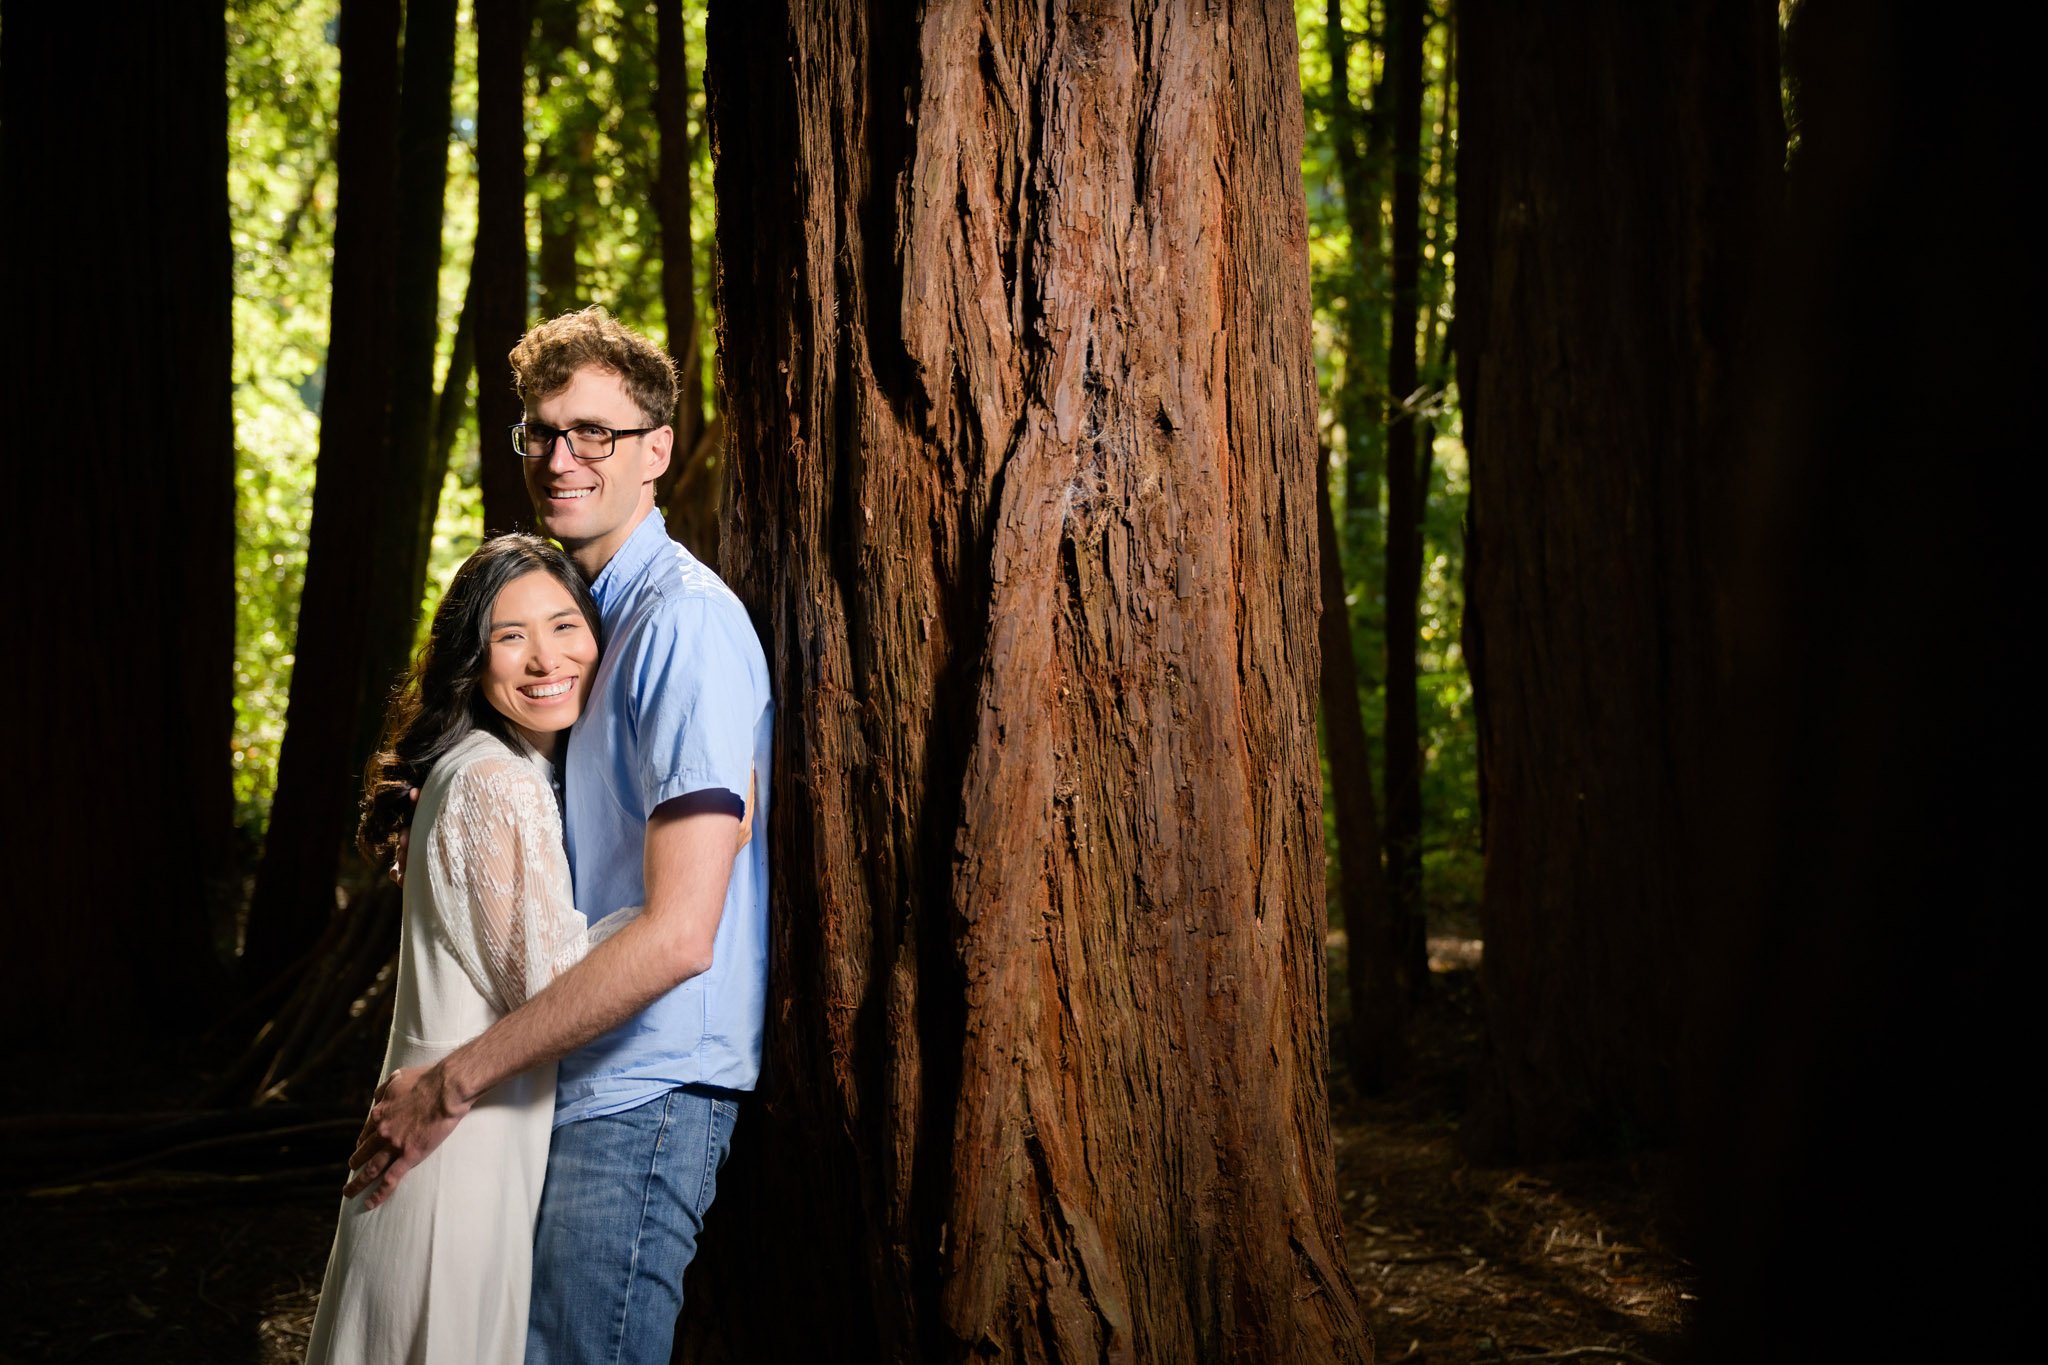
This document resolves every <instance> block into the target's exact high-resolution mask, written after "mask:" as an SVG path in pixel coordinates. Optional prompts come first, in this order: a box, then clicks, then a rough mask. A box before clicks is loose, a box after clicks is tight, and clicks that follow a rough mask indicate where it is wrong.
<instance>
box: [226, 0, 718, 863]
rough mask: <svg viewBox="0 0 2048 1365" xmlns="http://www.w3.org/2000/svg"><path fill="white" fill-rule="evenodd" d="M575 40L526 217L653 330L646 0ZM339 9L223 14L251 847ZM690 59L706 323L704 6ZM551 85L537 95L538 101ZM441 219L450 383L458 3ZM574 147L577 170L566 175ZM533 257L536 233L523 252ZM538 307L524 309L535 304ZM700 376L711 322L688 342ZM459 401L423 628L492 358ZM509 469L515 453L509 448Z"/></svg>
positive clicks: (459, 113) (327, 191)
mask: <svg viewBox="0 0 2048 1365" xmlns="http://www.w3.org/2000/svg"><path fill="white" fill-rule="evenodd" d="M569 2H570V3H571V4H572V6H573V7H574V8H575V9H576V11H577V14H578V25H579V27H578V39H577V44H576V46H575V48H574V49H573V50H572V51H570V53H569V54H568V56H567V59H566V60H561V59H559V58H558V57H557V56H556V55H555V54H549V53H545V52H540V51H538V50H537V51H535V52H534V53H533V54H530V55H531V56H532V58H533V60H532V61H531V62H530V64H529V70H528V77H529V80H528V94H527V117H526V127H527V132H528V136H529V139H530V141H529V144H528V163H529V176H528V186H529V214H528V219H527V221H528V224H529V229H530V230H531V231H536V232H537V227H538V224H539V221H540V216H539V215H540V211H541V210H542V209H543V207H546V206H550V205H552V204H553V203H554V202H555V201H556V200H559V199H560V198H561V197H562V196H564V195H569V196H571V197H572V199H573V202H572V203H570V204H569V205H568V207H569V209H570V210H571V217H572V218H573V221H574V222H575V224H576V259H577V267H578V277H579V288H580V292H581V294H582V301H584V302H601V303H604V304H605V305H607V306H608V307H610V308H611V309H612V311H613V312H614V313H616V314H617V315H618V316H619V317H621V318H622V319H624V320H625V321H626V322H628V323H630V324H632V325H634V326H637V327H640V328H642V329H644V330H647V331H648V332H650V333H651V334H652V335H654V336H657V337H660V336H662V335H664V334H665V331H666V326H665V319H664V317H663V310H662V299H661V252H660V233H659V229H658V225H657V223H656V220H655V215H654V209H653V204H652V196H653V190H654V182H655V172H656V169H657V162H656V156H657V153H658V148H659V141H658V139H657V138H655V137H654V136H653V133H652V122H653V92H654V69H655V67H654V32H655V20H654V7H653V5H652V4H649V3H633V2H632V0H584V3H580V4H578V3H576V0H569ZM338 12H339V11H338V0H234V3H231V4H230V5H229V8H228V38H229V45H228V99H229V168H228V194H229V206H230V215H231V220H232V231H233V242H234V253H235V303H234V334H235V392H234V411H235V423H236V447H237V474H236V477H237V509H236V517H237V521H236V526H237V542H236V556H235V565H236V575H235V576H236V603H237V607H236V610H237V616H236V653H235V673H236V688H235V692H236V698H235V708H236V726H235V738H234V745H235V751H234V765H235V800H236V817H237V822H238V824H239V825H240V827H241V828H242V830H243V832H244V834H245V836H246V838H247V840H248V841H249V843H250V844H251V846H253V845H254V843H255V842H256V841H258V840H260V838H261V835H262V830H263V826H264V823H265V821H266V819H267V816H268V811H269V805H270V798H271V793H272V790H273V788H274V786H275V782H276V771H277V756H278V750H279V747H280V745H281V743H282V741H283V737H284V722H285V709H286V701H287V698H288V695H289V688H290V685H291V672H292V662H293V651H294V644H295V640H296V630H297V620H298V606H299V593H300V588H301V586H302V584H303V582H304V577H305V563H306V547H307V534H308V530H309V522H310V520H311V516H312V502H313V484H314V475H315V469H314V466H315V460H316V456H317V453H318V449H319V434H320V422H319V411H320V401H321V392H322V386H323V383H324V379H325V361H326V352H327V331H328V320H329V297H328V296H329V285H330V275H331V270H332V265H333V247H334V243H333V224H334V213H335V199H334V196H335V177H334V144H333V138H334V124H335V110H336V105H337V100H338V97H339V93H340V56H339V52H338V50H337V48H336V47H335V37H336V26H337V22H338ZM685 25H686V28H687V30H688V41H689V47H690V53H691V71H692V73H693V80H692V100H691V105H690V117H691V134H692V138H693V149H694V152H695V157H694V161H693V165H692V173H691V188H692V198H693V203H694V204H695V206H696V212H695V214H694V216H693V221H692V228H693V233H692V235H693V238H694V241H695V245H696V280H697V282H698V291H697V292H698V298H699V304H698V307H699V314H700V317H702V318H704V319H706V320H707V322H708V318H709V316H710V309H709V288H708V282H709V281H710V279H711V270H710V267H711V249H712V227H713V214H712V210H711V202H712V201H711V173H710V156H709V138H708V137H707V136H706V135H705V134H704V132H703V119H704V103H703V95H702V89H701V83H699V82H698V81H696V80H695V78H694V77H695V73H696V72H697V71H699V70H700V69H701V56H702V52H703V31H704V15H703V6H702V5H701V4H695V5H689V6H686V7H685ZM544 75H545V76H547V77H549V78H550V79H549V81H548V86H547V94H546V95H545V97H538V96H537V95H536V93H535V92H536V90H537V88H538V87H539V85H540V84H541V78H542V77H543V76H544ZM452 93H453V99H452V115H453V126H452V128H451V130H450V135H451V139H452V142H451V147H450V154H449V162H448V176H449V178H448V199H447V211H446V212H447V216H446V221H445V223H444V225H443V239H442V240H443V254H442V264H441V279H440V296H441V297H440V303H439V309H440V319H441V343H440V353H439V361H438V369H437V382H438V383H440V384H441V385H442V386H443V388H444V389H445V387H446V382H447V381H446V376H447V369H448V365H449V362H450V357H451V355H452V352H453V349H454V341H455V326H456V321H457V319H458V318H459V317H460V315H461V309H462V302H463V295H464V292H465V291H466V289H467V287H468V281H469V268H470V259H471V255H472V250H473V246H474V243H475V240H476V214H477V207H476V206H477V186H476V110H477V77H476V30H475V25H474V23H473V21H472V13H471V8H470V6H469V5H468V4H465V5H464V7H463V11H462V14H461V16H460V21H459V27H458V29H457V47H456V58H455V83H454V89H453V92H452ZM562 148H569V149H572V150H573V152H574V155H575V158H576V160H577V163H578V166H579V167H580V168H583V169H586V170H587V172H588V173H587V174H586V175H581V176H580V177H575V176H565V175H562V174H559V172H560V170H561V155H560V153H559V150H558V149H562ZM530 245H531V249H532V250H533V251H534V252H535V253H537V252H538V248H539V242H538V238H537V236H536V237H535V238H534V240H533V241H532V242H531V244H530ZM531 301H532V300H531V298H530V299H529V303H531ZM698 343H699V346H700V347H701V348H702V349H701V354H702V357H703V359H704V363H705V369H706V373H710V372H711V371H710V364H711V358H712V354H711V348H712V344H713V333H712V329H711V328H710V327H709V326H708V325H706V326H704V327H702V328H701V329H700V335H699V338H698ZM473 368H474V373H473V374H472V375H471V376H470V377H469V378H468V379H467V380H466V381H465V382H464V383H463V384H461V385H460V386H458V388H457V390H456V392H455V393H454V394H453V395H452V398H451V401H455V402H458V403H460V404H461V406H462V417H461V421H460V425H459V427H458V434H457V438H456V444H455V448H454V451H453V452H452V454H451V456H450V459H449V467H448V474H447V479H446V482H445V484H444V485H443V489H442V494H441V500H440V505H439V509H438V513H437V516H436V521H435V528H434V535H433V541H432V548H431V555H430V560H429V565H428V572H427V584H426V591H425V600H424V602H423V603H422V608H421V616H420V620H421V628H422V630H424V627H425V622H426V620H427V618H428V617H429V616H430V615H431V613H432V611H433V608H434V606H435V604H436V603H438V601H439V600H440V595H441V591H442V588H443V586H444V585H445V584H446V583H447V581H448V578H449V577H450V575H451V574H452V573H453V572H454V569H455V566H456V565H457V564H459V563H461V561H462V560H463V559H465V558H467V557H468V555H469V554H470V553H471V551H473V550H474V549H475V548H476V546H477V543H478V541H479V539H480V537H481V534H482V526H483V517H482V508H481V498H480V495H479V493H478V489H477V477H478V469H479V463H478V462H479V460H480V459H487V458H493V457H495V456H498V455H499V454H501V452H499V451H497V450H496V449H495V448H486V447H485V445H484V443H483V441H482V439H481V437H480V436H479V433H478V431H477V427H476V409H475V397H474V395H475V393H476V391H477V385H478V384H480V383H489V384H504V383H507V382H509V376H508V373H507V369H506V366H505V364H504V358H503V357H502V356H500V357H490V356H483V357H479V358H478V363H477V364H476V366H474V367H473ZM508 458H509V457H508Z"/></svg>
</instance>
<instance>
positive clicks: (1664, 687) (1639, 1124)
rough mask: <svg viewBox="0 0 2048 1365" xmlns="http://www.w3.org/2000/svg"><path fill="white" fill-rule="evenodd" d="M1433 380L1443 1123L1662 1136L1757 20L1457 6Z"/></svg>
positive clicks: (1688, 888)
mask: <svg viewBox="0 0 2048 1365" xmlns="http://www.w3.org/2000/svg"><path fill="white" fill-rule="evenodd" d="M1460 19H1461V45H1462V53H1461V60H1462V61H1463V63H1464V70H1463V72H1462V74H1461V77H1460V89H1461V92H1462V107H1461V110H1460V115H1461V138H1460V167H1459V185H1460V190H1459V197H1460V203H1461V205H1462V208H1463V212H1462V214H1461V216H1460V221H1461V227H1460V233H1459V238H1460V247H1459V252H1458V263H1459V297H1460V306H1459V310H1458V317H1459V337H1458V364H1459V387H1460V390H1461V393H1462V396H1463V402H1464V408H1465V441H1466V447H1467V449H1468V450H1469V451H1470V456H1471V468H1472V499H1471V518H1470V531H1469V535H1468V540H1467V547H1468V549H1467V585H1468V586H1467V608H1466V616H1465V622H1466V631H1467V656H1468V658H1469V660H1470V662H1471V665H1472V678H1473V687H1474V692H1475V696H1476V698H1477V704H1478V722H1479V734H1480V740H1481V745H1480V759H1481V764H1482V770H1483V781H1484V790H1485V812H1484V821H1485V844H1486V883H1485V891H1484V902H1483V921H1484V930H1485V938H1486V955H1485V960H1484V965H1483V967H1482V969H1481V970H1482V981H1483V984H1484V989H1485V1002H1486V1020H1487V1025H1488V1030H1489V1037H1490V1045H1491V1059H1490V1064H1489V1071H1488V1073H1487V1076H1486V1077H1485V1084H1484V1087H1483V1089H1482V1095H1481V1098H1482V1100H1483V1101H1486V1102H1485V1103H1482V1105H1481V1107H1480V1109H1479V1111H1478V1112H1477V1113H1475V1114H1474V1115H1473V1117H1472V1118H1471V1120H1470V1121H1468V1123H1467V1132H1468V1134H1470V1135H1472V1136H1473V1137H1474V1138H1475V1139H1476V1140H1477V1141H1478V1142H1479V1144H1480V1145H1481V1146H1482V1147H1486V1148H1495V1149H1498V1148H1502V1147H1508V1146H1512V1147H1515V1148H1519V1149H1521V1150H1523V1151H1527V1152H1551V1151H1562V1150H1569V1149H1575V1148H1586V1147H1611V1146H1614V1145H1617V1144H1621V1143H1630V1142H1639V1141H1642V1140H1644V1139H1645V1138H1654V1137H1655V1136H1657V1135H1659V1134H1664V1133H1668V1132H1669V1131H1670V1129H1671V1124H1672V1113H1673V1103H1674V1100H1673V1070H1674V1067H1675V1066H1676V1065H1679V1064H1680V1063H1681V1062H1682V1058H1683V1049H1682V1041H1683V1039H1682V1036H1681V1031H1680V1022H1681V1021H1680V1006H1681V1002H1682V1001H1683V999H1684V997H1685V992H1684V991H1683V990H1682V989H1680V988H1679V987H1678V986H1676V985H1674V982H1682V981H1683V980H1684V973H1685V971H1686V968H1687V965H1688V964H1689V963H1690V962H1691V961H1692V960H1693V948H1694V946H1695V942H1694V929H1695V925H1696V923H1697V917H1698V916H1700V915H1703V914H1707V913H1710V912H1711V911H1712V907H1711V906H1706V905H1703V904H1701V902H1700V899H1699V887H1698V886H1697V885H1696V883H1695V879H1694V878H1692V877H1691V876H1690V875H1689V873H1688V871H1687V867H1686V864H1685V861H1684V857H1683V854H1684V850H1685V847H1686V834H1687V824H1688V819H1689V813H1688V812H1689V801H1690V799H1691V794H1692V791H1693V788H1694V785H1695V781H1694V779H1693V776H1692V775H1693V774H1696V773H1697V772H1698V771H1699V767H1700V762H1701V758H1702V747H1703V741H1702V733H1701V729H1702V724H1703V719H1702V718H1703V717H1705V716H1706V715H1708V714H1709V713H1710V702H1711V697H1712V692H1711V682H1712V679H1713V678H1714V677H1715V676H1716V672H1717V669H1716V660H1715V656H1714V652H1713V648H1712V640H1711V635H1710V630H1709V618H1708V609H1709V603H1710V598H1709V585H1710V581H1711V580H1710V577H1709V574H1708V572H1707V564H1706V560H1705V548H1704V541H1705V536H1706V532H1705V530H1704V529H1703V527H1702V524H1701V516H1702V514H1701V507H1702V505H1703V498H1704V493H1703V488H1704V487H1705V486H1707V485H1708V484H1709V483H1710V482H1712V481H1714V480H1715V479H1716V478H1717V476H1718V474H1719V471H1720V468H1721V462H1722V460H1723V458H1724V457H1723V456H1722V454H1721V451H1722V448H1723V445H1724V443H1725V441H1726V439H1727V431H1728V426H1727V422H1728V418H1727V415H1726V414H1727V412H1728V408H1729V399H1730V397H1731V395H1730V393H1729V391H1728V388H1727V376H1728V375H1729V374H1730V372H1731V370H1730V366H1731V364H1732V362H1733V360H1734V359H1735V354H1734V347H1735V346H1736V343H1737V337H1736V330H1737V324H1738V321H1739V317H1740V309H1741V306H1742V300H1743V299H1744V298H1745V297H1746V285H1747V283H1748V281H1747V275H1746V272H1747V270H1748V268H1749V265H1750V263H1751V262H1752V261H1753V260H1754V259H1755V258H1756V257H1757V256H1758V255H1759V254H1760V252H1761V247H1762V243H1763V242H1764V241H1765V240H1766V236H1765V234H1766V231H1767V227H1766V225H1767V223H1768V212H1767V210H1768V208H1769V206H1770V205H1771V204H1772V203H1773V201H1774V200H1775V197H1776V196H1777V194H1778V192H1779V190H1778V187H1779V185H1780V174H1781V172H1780V166H1781V164H1782V159H1783V141H1782V137H1778V138H1775V139H1774V137H1773V136H1772V133H1771V131H1770V130H1771V128H1772V127H1774V126H1776V125H1777V123H1778V67H1777V43H1776V36H1777V35H1776V14H1775V7H1774V6H1773V5H1771V4H1770V3H1768V0H1690V3H1686V4H1682V5H1657V6H1642V5H1633V4H1626V3H1618V2H1615V0H1605V2H1596V0H1586V2H1584V3H1577V4H1573V5H1570V6H1568V7H1556V6H1544V7H1530V6H1523V5H1515V4H1503V3H1500V2H1499V0H1464V3H1463V4H1462V5H1461V8H1460Z"/></svg>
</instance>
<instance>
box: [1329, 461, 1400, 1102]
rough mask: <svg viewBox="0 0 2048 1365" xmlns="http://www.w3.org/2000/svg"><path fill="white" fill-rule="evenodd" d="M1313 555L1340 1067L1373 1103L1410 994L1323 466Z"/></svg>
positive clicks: (1392, 1057) (1396, 1053) (1393, 1060)
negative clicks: (1338, 933)
mask: <svg viewBox="0 0 2048 1365" xmlns="http://www.w3.org/2000/svg"><path fill="white" fill-rule="evenodd" d="M1316 548H1317V551H1318V555H1319V558H1320V560H1321V578H1322V585H1323V615H1322V630H1321V638H1322V646H1323V742H1324V744H1325V746H1326V748H1327V750H1328V752H1329V755H1330V799H1331V801H1332V803H1333V804H1334V805H1335V806H1336V808H1337V866H1338V870H1339V872H1340V873H1341V875H1342V881H1341V882H1340V885H1339V892H1338V904H1340V905H1342V906H1343V907H1344V939H1345V946H1344V984H1345V986H1346V987H1347V988H1348V990H1349V991H1350V995H1351V1035H1350V1037H1349V1038H1348V1039H1347V1040H1346V1042H1347V1047H1346V1052H1345V1063H1346V1065H1347V1066H1348V1067H1349V1068H1350V1070H1351V1082H1352V1084H1353V1085H1355V1086H1357V1087H1358V1088H1359V1089H1360V1090H1362V1091H1364V1092H1366V1093H1367V1094H1371V1093H1374V1092H1376V1091H1379V1090H1381V1089H1384V1088H1385V1086H1386V1084H1387V1080H1388V1077H1389V1074H1390V1073H1391V1072H1392V1071H1393V1070H1394V1069H1395V1067H1396V1066H1397V1065H1398V1064H1399V1062H1400V1060H1401V1043H1402V1023H1403V1021H1404V1020H1405V1019H1406V1018H1407V1015H1408V1011H1407V1008H1406V1007H1407V1004H1408V991H1407V990H1406V989H1405V986H1404V983H1403V982H1402V980H1401V978H1400V975H1399V973H1398V972H1397V970H1396V968H1397V964H1398V962H1399V960H1400V959H1399V956H1398V954H1397V953H1396V952H1395V951H1394V944H1393V942H1392V937H1393V935H1392V929H1393V920H1392V918H1391V917H1390V916H1389V915H1388V913H1387V881H1386V874H1385V871H1384V870H1383V869H1382V868H1381V866H1380V849H1381V844H1380V822H1379V816H1378V814H1377V812H1375V811H1374V810H1373V800H1372V777H1371V774H1372V752H1371V746H1370V745H1369V744H1368V743H1367V741H1366V737H1365V718H1364V717H1363V716H1361V715H1360V714H1359V711H1358V662H1357V658H1356V656H1355V655H1354V654H1353V653H1352V651H1351V619H1350V616H1349V614H1348V613H1347V612H1346V611H1345V609H1344V566H1343V562H1342V560H1341V559H1340V558H1339V557H1338V553H1337V518H1336V514H1335V513H1334V512H1333V511H1332V510H1331V507H1330V470H1329V463H1328V461H1327V460H1323V461H1319V462H1318V464H1317V466H1316Z"/></svg>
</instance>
